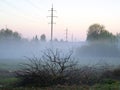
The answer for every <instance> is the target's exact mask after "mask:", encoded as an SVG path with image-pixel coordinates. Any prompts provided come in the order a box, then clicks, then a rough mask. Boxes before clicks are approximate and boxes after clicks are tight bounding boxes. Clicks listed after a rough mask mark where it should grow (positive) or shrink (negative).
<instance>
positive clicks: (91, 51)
mask: <svg viewBox="0 0 120 90" xmlns="http://www.w3.org/2000/svg"><path fill="white" fill-rule="evenodd" d="M47 49H53V50H56V49H57V50H60V51H61V52H62V53H63V54H66V53H69V52H70V51H72V52H73V54H72V57H73V58H74V59H75V60H77V61H78V62H79V63H80V64H81V65H88V64H90V65H94V64H98V63H100V64H104V63H109V64H117V65H118V64H120V60H119V58H120V49H119V44H118V45H117V47H116V46H111V45H110V43H104V44H100V43H95V44H91V43H89V42H85V41H84V42H41V41H38V42H30V41H27V42H26V41H19V42H15V41H11V42H9V41H8V42H2V43H1V44H0V62H7V63H8V62H9V63H12V62H26V61H27V58H32V57H37V58H41V56H42V55H43V52H45V51H47Z"/></svg>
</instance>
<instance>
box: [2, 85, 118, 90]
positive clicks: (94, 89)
mask: <svg viewBox="0 0 120 90" xmlns="http://www.w3.org/2000/svg"><path fill="white" fill-rule="evenodd" d="M0 90H120V84H119V83H116V84H96V85H94V86H87V85H82V86H54V87H46V88H37V87H31V88H24V87H19V88H0Z"/></svg>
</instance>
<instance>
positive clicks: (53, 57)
mask: <svg viewBox="0 0 120 90" xmlns="http://www.w3.org/2000/svg"><path fill="white" fill-rule="evenodd" d="M71 56H72V52H69V53H68V54H63V52H60V51H59V50H55V51H53V50H51V49H48V50H47V51H45V52H43V56H42V57H41V58H39V59H38V58H36V57H34V58H28V60H29V63H24V64H22V66H23V67H24V68H22V69H21V70H19V71H17V72H16V74H17V77H18V78H20V80H21V85H22V86H26V85H27V86H28V85H32V86H33V85H34V86H49V85H57V84H65V83H68V82H67V81H68V79H70V78H69V74H70V72H71V71H73V70H74V69H75V67H76V64H77V63H76V61H75V60H72V57H71Z"/></svg>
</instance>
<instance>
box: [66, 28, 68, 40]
mask: <svg viewBox="0 0 120 90" xmlns="http://www.w3.org/2000/svg"><path fill="white" fill-rule="evenodd" d="M67 41H68V29H67V28H66V42H67Z"/></svg>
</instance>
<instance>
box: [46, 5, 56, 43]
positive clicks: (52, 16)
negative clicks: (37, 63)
mask: <svg viewBox="0 0 120 90" xmlns="http://www.w3.org/2000/svg"><path fill="white" fill-rule="evenodd" d="M49 11H50V12H51V16H48V17H50V18H51V22H50V24H51V41H53V24H55V23H54V21H53V18H54V17H57V16H54V11H56V10H54V9H53V5H52V8H51V10H49Z"/></svg>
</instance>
